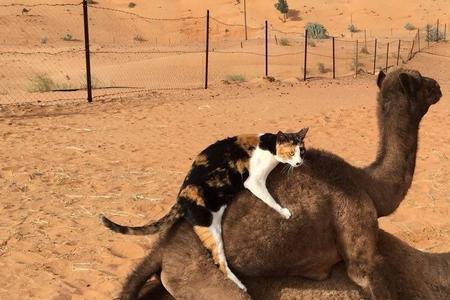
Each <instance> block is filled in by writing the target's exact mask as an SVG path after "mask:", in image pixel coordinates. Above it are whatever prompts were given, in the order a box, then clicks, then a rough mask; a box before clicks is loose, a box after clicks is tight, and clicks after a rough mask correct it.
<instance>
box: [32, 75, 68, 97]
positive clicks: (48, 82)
mask: <svg viewBox="0 0 450 300" xmlns="http://www.w3.org/2000/svg"><path fill="white" fill-rule="evenodd" d="M71 88H73V87H72V86H71V85H70V84H67V83H56V82H55V81H53V79H51V78H50V76H48V75H47V74H45V73H41V74H37V75H35V76H34V77H33V78H32V79H30V82H29V83H28V85H27V87H26V89H27V91H28V92H31V93H36V92H41V93H42V92H51V91H56V90H67V89H71Z"/></svg>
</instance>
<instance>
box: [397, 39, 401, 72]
mask: <svg viewBox="0 0 450 300" xmlns="http://www.w3.org/2000/svg"><path fill="white" fill-rule="evenodd" d="M400 43H401V40H398V49H397V66H398V61H399V59H400Z"/></svg>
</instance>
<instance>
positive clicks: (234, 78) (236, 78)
mask: <svg viewBox="0 0 450 300" xmlns="http://www.w3.org/2000/svg"><path fill="white" fill-rule="evenodd" d="M245 81H246V80H245V77H244V75H241V74H231V75H227V76H225V80H224V82H225V83H233V82H245Z"/></svg>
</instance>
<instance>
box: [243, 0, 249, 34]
mask: <svg viewBox="0 0 450 300" xmlns="http://www.w3.org/2000/svg"><path fill="white" fill-rule="evenodd" d="M244 32H245V40H247V38H248V37H247V2H246V1H245V0H244Z"/></svg>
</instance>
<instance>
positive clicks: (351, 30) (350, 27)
mask: <svg viewBox="0 0 450 300" xmlns="http://www.w3.org/2000/svg"><path fill="white" fill-rule="evenodd" d="M347 29H348V31H350V32H353V33H355V32H358V31H359V29H358V28H356V26H355V25H353V24H350V25H348V27H347Z"/></svg>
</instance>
